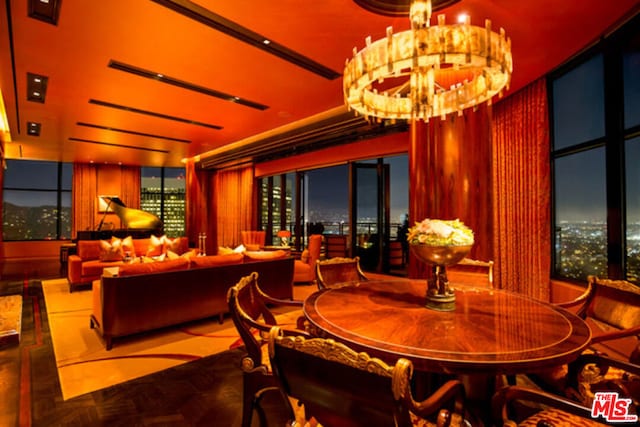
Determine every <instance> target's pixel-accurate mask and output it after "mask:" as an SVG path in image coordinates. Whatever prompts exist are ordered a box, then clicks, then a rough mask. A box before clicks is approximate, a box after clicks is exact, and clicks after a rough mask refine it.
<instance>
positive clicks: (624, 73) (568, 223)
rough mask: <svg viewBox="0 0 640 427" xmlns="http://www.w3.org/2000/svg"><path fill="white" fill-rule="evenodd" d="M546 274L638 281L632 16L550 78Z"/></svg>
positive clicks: (637, 91)
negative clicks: (550, 203)
mask: <svg viewBox="0 0 640 427" xmlns="http://www.w3.org/2000/svg"><path fill="white" fill-rule="evenodd" d="M549 89H550V96H551V103H550V105H551V108H550V112H551V123H552V141H553V146H552V161H553V173H554V189H553V193H554V236H553V238H554V274H555V275H556V276H561V277H566V278H572V279H579V280H584V279H586V277H587V276H588V275H591V274H595V275H599V276H602V277H606V276H609V277H614V278H627V279H628V280H631V281H634V282H638V281H639V280H640V190H639V189H640V173H639V172H638V170H639V169H638V166H637V165H638V164H639V162H640V18H639V17H636V18H635V19H634V20H633V21H632V22H630V23H628V24H627V25H625V26H624V27H622V28H621V29H620V30H618V31H617V32H616V33H615V34H612V35H610V36H608V37H606V38H605V39H603V40H602V41H601V42H600V43H599V44H598V45H596V46H595V47H593V48H592V49H590V50H589V51H588V52H585V53H584V54H582V55H581V56H579V57H577V58H575V59H574V60H573V61H572V62H571V63H570V64H567V65H566V66H565V67H563V68H562V69H560V70H559V71H557V72H556V73H553V74H551V75H550V78H549Z"/></svg>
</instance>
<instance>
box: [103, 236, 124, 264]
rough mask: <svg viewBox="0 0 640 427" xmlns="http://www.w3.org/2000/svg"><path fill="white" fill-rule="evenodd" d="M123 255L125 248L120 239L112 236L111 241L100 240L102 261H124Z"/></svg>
mask: <svg viewBox="0 0 640 427" xmlns="http://www.w3.org/2000/svg"><path fill="white" fill-rule="evenodd" d="M123 257H124V250H123V249H122V241H121V240H120V239H118V238H112V239H111V242H107V241H106V240H100V261H122V258H123Z"/></svg>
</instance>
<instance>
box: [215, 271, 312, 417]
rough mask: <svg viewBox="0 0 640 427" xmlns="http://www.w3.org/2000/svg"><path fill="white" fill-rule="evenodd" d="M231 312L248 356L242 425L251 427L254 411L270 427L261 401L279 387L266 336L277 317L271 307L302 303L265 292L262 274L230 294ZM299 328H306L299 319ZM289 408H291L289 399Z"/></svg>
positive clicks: (245, 280)
mask: <svg viewBox="0 0 640 427" xmlns="http://www.w3.org/2000/svg"><path fill="white" fill-rule="evenodd" d="M227 303H228V305H229V312H230V313H231V318H232V319H233V324H234V325H235V327H236V329H237V331H238V333H239V334H240V338H241V339H242V342H243V344H244V347H245V350H246V352H247V354H246V355H245V356H244V357H243V358H242V363H241V369H242V383H243V386H242V388H243V390H242V393H243V397H242V426H243V427H249V426H251V420H252V417H253V411H254V409H255V410H256V411H257V413H258V415H259V417H260V425H266V416H265V414H264V411H263V410H262V407H261V406H260V400H261V398H262V396H263V394H264V393H265V392H267V391H269V390H277V388H278V385H277V382H276V380H275V378H274V377H273V375H272V372H271V367H270V365H269V358H268V356H267V354H266V348H267V346H266V344H267V341H266V337H267V334H268V332H269V330H270V329H271V327H272V326H274V325H276V324H277V322H276V318H275V316H274V314H273V313H272V312H271V310H270V309H269V307H268V305H271V304H273V305H286V306H293V307H302V301H291V300H280V299H276V298H272V297H270V296H269V295H267V294H266V293H264V292H263V291H262V290H261V289H260V287H259V285H258V273H256V272H253V273H251V274H250V275H249V276H245V277H243V278H241V279H240V281H239V282H238V283H237V284H236V285H235V286H233V287H231V288H230V289H229V291H228V293H227ZM297 327H303V325H302V319H301V318H300V319H298V322H297ZM285 405H287V407H288V406H289V405H290V403H289V401H288V400H285Z"/></svg>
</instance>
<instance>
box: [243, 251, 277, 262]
mask: <svg viewBox="0 0 640 427" xmlns="http://www.w3.org/2000/svg"><path fill="white" fill-rule="evenodd" d="M244 255H245V256H246V257H247V258H249V259H251V260H254V261H261V260H265V259H281V258H286V257H287V252H286V251H283V250H282V249H278V250H276V251H245V253H244Z"/></svg>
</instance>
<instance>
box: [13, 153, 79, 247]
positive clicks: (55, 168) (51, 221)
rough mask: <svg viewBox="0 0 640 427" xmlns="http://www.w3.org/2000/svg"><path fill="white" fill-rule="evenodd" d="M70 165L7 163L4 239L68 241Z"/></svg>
mask: <svg viewBox="0 0 640 427" xmlns="http://www.w3.org/2000/svg"><path fill="white" fill-rule="evenodd" d="M72 174H73V165H72V164H71V163H59V162H41V161H31V160H7V169H6V170H5V171H4V196H3V201H2V202H3V203H2V209H3V212H2V218H3V226H2V227H3V228H2V237H3V239H4V240H56V239H69V238H71V182H72Z"/></svg>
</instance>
